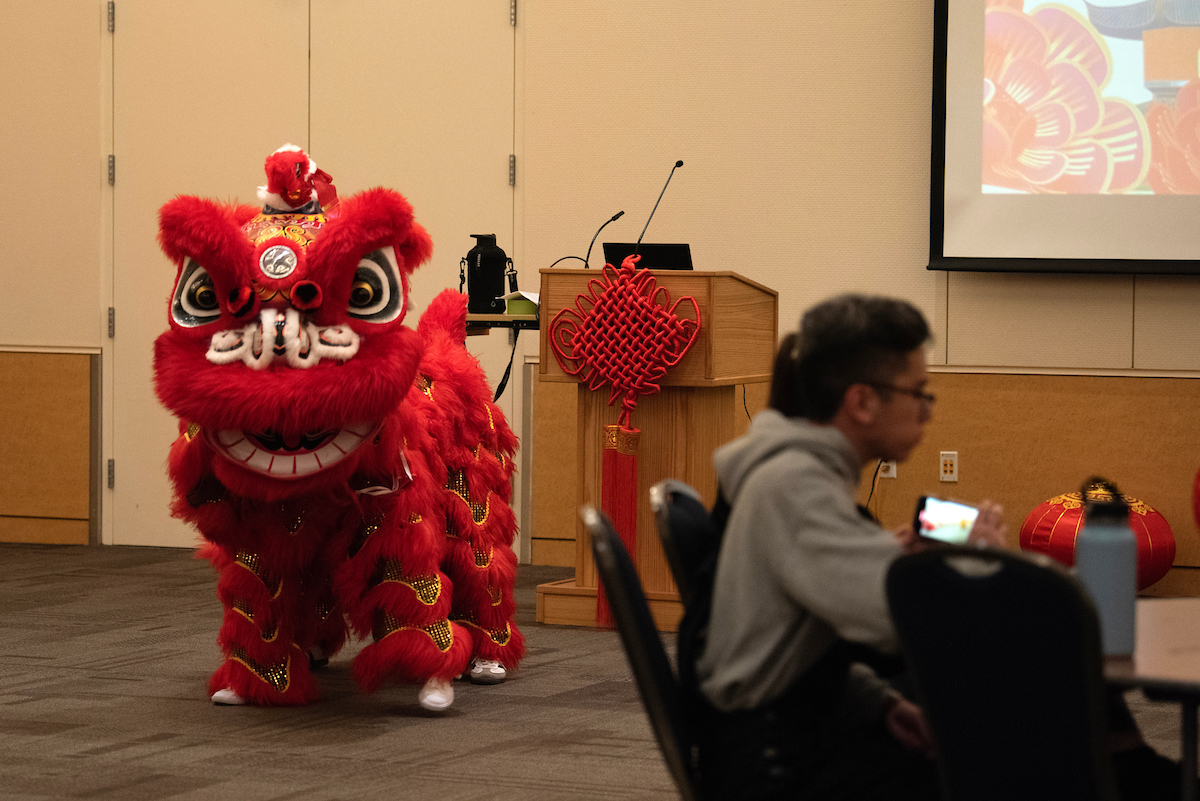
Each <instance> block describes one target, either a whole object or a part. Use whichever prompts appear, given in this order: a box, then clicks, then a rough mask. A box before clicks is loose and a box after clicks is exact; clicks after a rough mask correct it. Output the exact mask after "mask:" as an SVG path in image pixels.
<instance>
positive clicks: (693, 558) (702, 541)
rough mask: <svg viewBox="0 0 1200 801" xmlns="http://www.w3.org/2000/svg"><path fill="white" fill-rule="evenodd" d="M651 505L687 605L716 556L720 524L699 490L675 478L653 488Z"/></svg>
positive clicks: (669, 562)
mask: <svg viewBox="0 0 1200 801" xmlns="http://www.w3.org/2000/svg"><path fill="white" fill-rule="evenodd" d="M650 508H651V510H653V512H654V522H655V523H656V525H657V528H658V536H659V539H660V540H662V546H663V552H664V553H665V554H666V556H667V564H668V565H669V566H670V568H671V576H672V577H673V578H674V579H675V586H677V587H678V588H679V595H680V598H682V600H683V605H684V606H685V607H686V606H688V605H689V604H690V603H691V601H692V599H693V598H694V597H695V596H696V592H697V589H698V588H697V585H698V582H699V580H700V571H701V569H702V568H704V566H705V563H706V562H707V561H708V560H710V559H713V558H715V556H716V553H717V550H718V548H719V547H720V544H721V531H720V528H719V527H718V526H717V525H716V524H715V523H714V521H713V519H712V516H711V515H710V514H709V512H708V509H706V508H705V507H704V503H703V502H702V501H701V500H700V493H699V492H697V491H696V490H695V489H693V488H692V487H691V486H689V485H687V484H685V483H683V482H682V481H678V480H676V479H673V478H666V479H663V480H662V481H660V482H658V483H657V484H655V485H654V486H653V487H651V488H650Z"/></svg>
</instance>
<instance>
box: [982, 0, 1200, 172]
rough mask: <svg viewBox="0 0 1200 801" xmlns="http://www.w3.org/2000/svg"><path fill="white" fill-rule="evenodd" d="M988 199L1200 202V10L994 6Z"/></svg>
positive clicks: (990, 6) (987, 87) (986, 129)
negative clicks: (1153, 197)
mask: <svg viewBox="0 0 1200 801" xmlns="http://www.w3.org/2000/svg"><path fill="white" fill-rule="evenodd" d="M984 15H985V16H984V78H983V141H982V157H983V158H982V166H983V174H982V182H983V183H982V191H983V192H984V193H985V194H1006V193H1049V194H1123V193H1135V194H1159V195H1162V194H1175V195H1181V194H1182V195H1192V194H1200V0H1175V2H1170V3H1163V2H1157V1H1156V0H1141V2H1129V0H1097V1H1096V2H1084V0H1063V2H1056V3H1043V2H1037V1H1036V0H1028V1H1027V0H986V1H985V8H984Z"/></svg>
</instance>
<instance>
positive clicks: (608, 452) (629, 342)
mask: <svg viewBox="0 0 1200 801" xmlns="http://www.w3.org/2000/svg"><path fill="white" fill-rule="evenodd" d="M640 258H641V257H640V256H627V257H626V258H625V260H624V261H623V262H621V266H620V268H614V267H613V266H612V265H611V264H606V265H604V270H603V271H602V272H601V276H600V278H598V279H597V278H593V279H592V280H590V281H588V292H587V293H586V294H580V295H577V296H576V297H575V308H564V309H562V310H561V311H560V312H559V313H558V314H556V315H554V319H553V320H551V321H550V326H549V328H548V331H547V333H548V334H549V338H550V347H551V349H552V350H553V351H554V357H555V358H556V359H557V360H558V364H559V366H560V367H562V369H563V372H565V373H567V374H568V375H572V376H575V377H576V378H578V379H579V380H580V382H581V383H585V384H587V386H588V389H590V390H592V391H593V392H595V391H597V390H599V389H602V388H604V387H608V389H609V396H608V405H609V406H612V405H613V404H614V403H616V401H617V399H618V398H620V399H621V415H620V417H619V418H618V419H617V423H616V425H606V426H605V427H604V434H603V448H602V453H603V456H602V462H601V469H600V508H601V510H603V512H604V513H605V514H606V515H608V517H609V519H610V520H611V521H612V524H613V528H615V529H616V531H617V534H619V535H620V537H621V541H622V542H624V544H625V548H626V549H627V550H628V551H629V553H630V555H631V556H633V557H634V559H635V560H636V558H637V508H638V502H637V488H638V471H637V448H638V439H639V434H640V433H641V432H640V431H638V430H637V429H636V428H633V427H632V425H631V424H630V420H629V418H630V415H632V413H633V410H634V408H635V407H636V406H637V400H638V397H639V396H641V395H653V394H654V393H656V392H658V391H659V390H660V389H661V388H662V387H661V386H660V385H659V383H658V382H659V380H661V379H662V377H663V376H664V375H666V373H667V370H668V369H670V368H671V367H674V366H675V365H677V364H679V362H680V361H682V360H683V357H684V356H685V355H687V352H688V350H690V349H691V347H692V345H693V344H695V342H696V337H697V336H698V335H699V333H700V307H699V305H697V303H696V299H695V298H691V297H681V298H679V299H677V300H676V301H675V302H674V303H671V293H670V292H668V291H667V288H666V287H662V286H658V281H657V280H656V279H655V278H654V276H652V275H650V271H649V270H638V269H637V268H636V265H637V262H638V260H639V259H640ZM684 303H687V304H690V305H691V308H692V313H693V315H694V318H693V319H688V318H686V317H680V316H679V314H677V310H678V309H679V307H680V305H681V304H684ZM596 622H597V623H598V624H600V625H602V626H606V625H612V622H613V619H612V610H611V609H610V608H609V606H608V602H607V600H606V599H605V597H604V587H603V586H598V587H597V588H596Z"/></svg>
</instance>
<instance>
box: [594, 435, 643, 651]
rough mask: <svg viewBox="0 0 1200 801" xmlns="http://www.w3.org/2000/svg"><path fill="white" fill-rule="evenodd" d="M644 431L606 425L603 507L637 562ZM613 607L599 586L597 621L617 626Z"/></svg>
mask: <svg viewBox="0 0 1200 801" xmlns="http://www.w3.org/2000/svg"><path fill="white" fill-rule="evenodd" d="M641 433H642V432H641V431H640V430H638V429H636V428H626V427H625V426H623V425H620V424H617V425H611V426H605V427H604V455H603V458H602V461H601V471H600V510H601V511H603V512H604V514H606V515H607V516H608V519H609V520H611V521H612V524H613V528H615V529H616V531H617V534H618V535H619V536H620V537H621V542H623V543H624V544H625V550H627V551H629V556H630V558H631V559H633V560H634V564H635V565H636V564H637V512H638V501H637V487H638V472H637V448H638V436H639V435H640V434H641ZM613 623H614V621H613V616H612V609H611V608H609V605H608V599H607V598H605V596H604V585H603V583H601V584H599V585H598V586H597V588H596V625H598V626H604V627H607V628H611V627H612V626H613Z"/></svg>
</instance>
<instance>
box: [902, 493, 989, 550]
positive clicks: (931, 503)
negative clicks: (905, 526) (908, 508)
mask: <svg viewBox="0 0 1200 801" xmlns="http://www.w3.org/2000/svg"><path fill="white" fill-rule="evenodd" d="M977 517H979V510H978V509H976V508H975V507H974V506H968V505H967V504H965V503H957V502H955V501H943V500H942V499H941V498H933V497H924V496H923V497H922V498H921V500H920V501H919V502H918V503H917V516H916V519H915V520H914V521H913V528H914V529H915V530H916V532H917V534H919V535H920V536H922V537H928V538H929V539H931V540H938V541H939V542H949V543H952V544H954V545H962V544H963V543H965V542H966V541H967V537H968V535H970V533H971V526H973V525H975V518H977Z"/></svg>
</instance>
